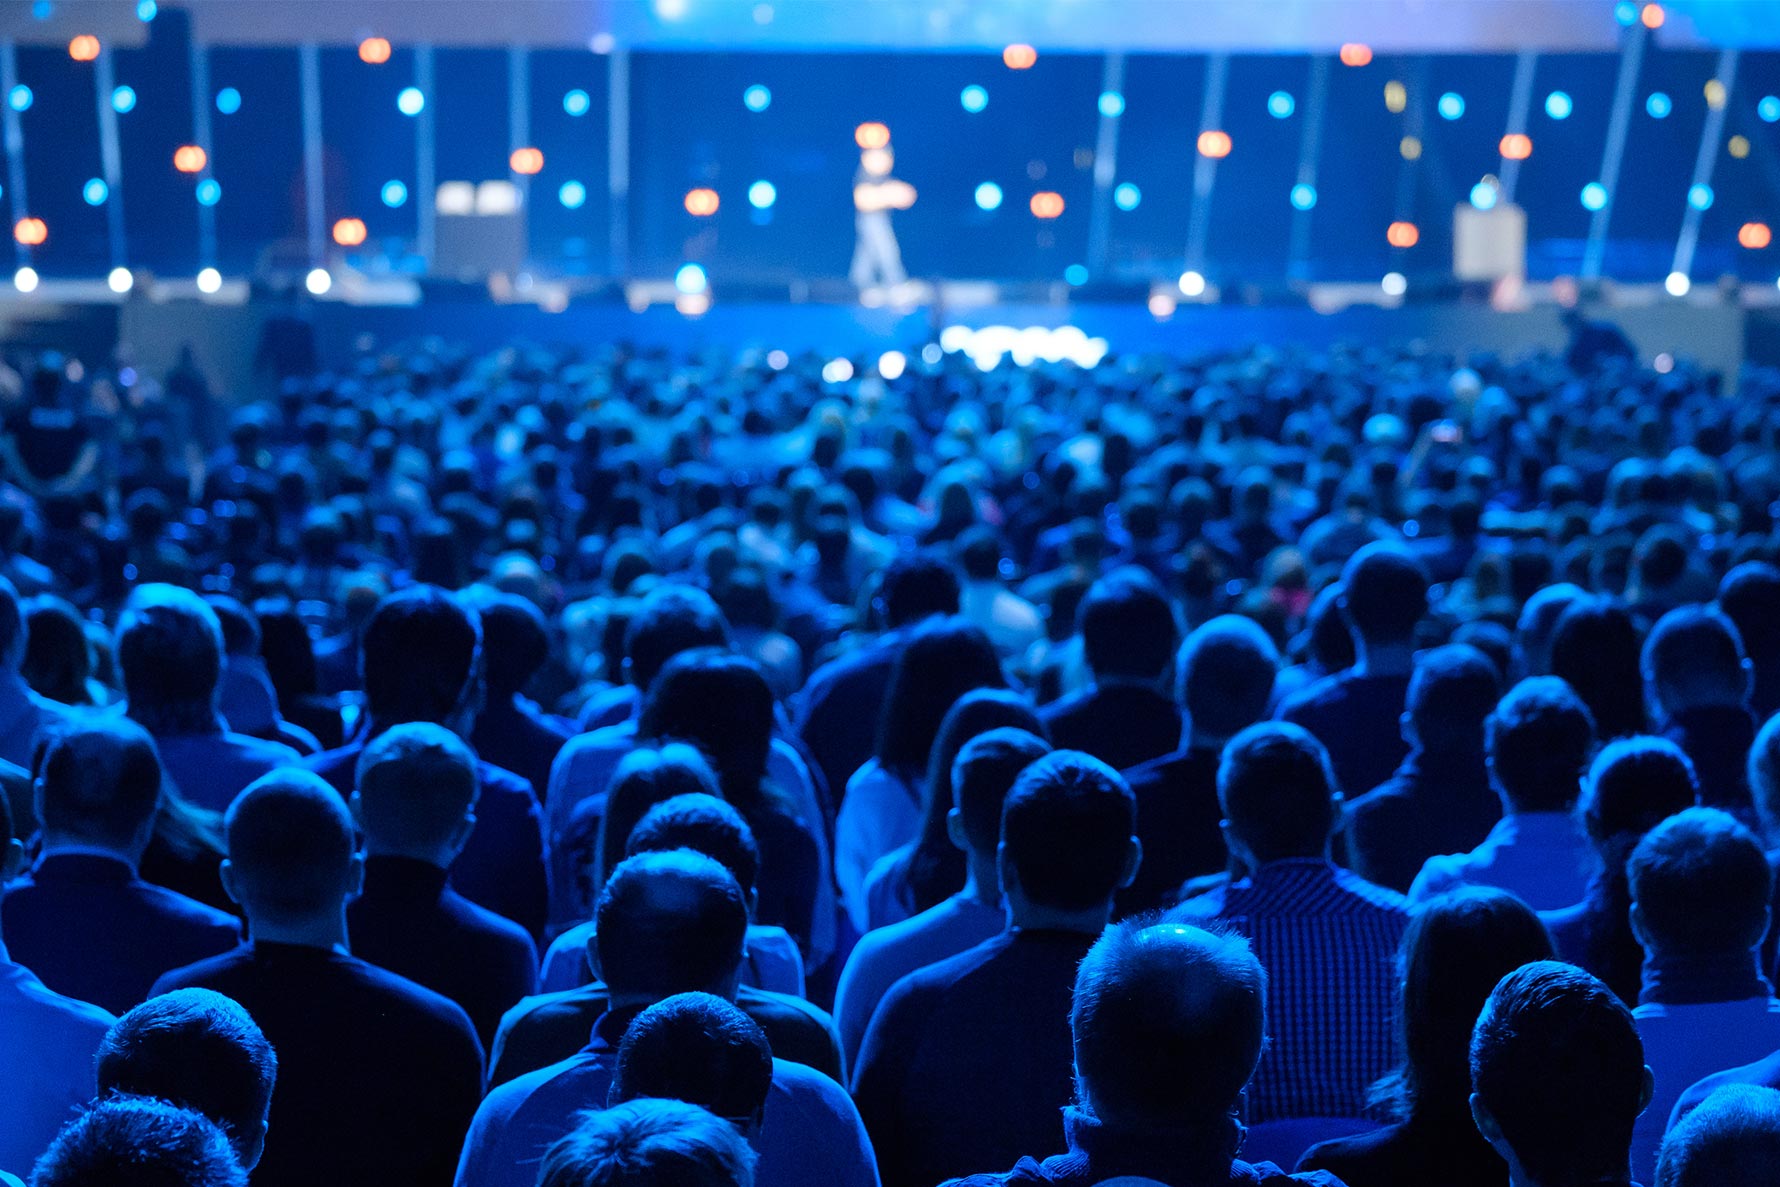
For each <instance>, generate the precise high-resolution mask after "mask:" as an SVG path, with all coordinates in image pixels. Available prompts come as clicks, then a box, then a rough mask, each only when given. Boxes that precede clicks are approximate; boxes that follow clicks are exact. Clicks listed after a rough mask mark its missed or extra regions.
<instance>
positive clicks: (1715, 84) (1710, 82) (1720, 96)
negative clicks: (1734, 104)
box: [1705, 78, 1728, 111]
mask: <svg viewBox="0 0 1780 1187" xmlns="http://www.w3.org/2000/svg"><path fill="white" fill-rule="evenodd" d="M1705 90H1706V106H1707V107H1710V108H1711V109H1712V110H1713V111H1717V110H1718V109H1719V108H1721V107H1723V106H1724V101H1725V99H1726V98H1727V97H1728V92H1727V91H1726V90H1725V89H1724V83H1723V82H1722V81H1720V80H1719V79H1716V78H1709V79H1707V80H1706V87H1705Z"/></svg>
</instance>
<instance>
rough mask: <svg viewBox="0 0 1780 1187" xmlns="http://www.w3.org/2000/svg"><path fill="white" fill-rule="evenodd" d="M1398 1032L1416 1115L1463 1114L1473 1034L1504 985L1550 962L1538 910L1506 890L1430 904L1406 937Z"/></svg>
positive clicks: (1406, 1089) (1407, 1093)
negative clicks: (1531, 966) (1518, 972)
mask: <svg viewBox="0 0 1780 1187" xmlns="http://www.w3.org/2000/svg"><path fill="white" fill-rule="evenodd" d="M1401 952H1402V957H1401V960H1402V978H1403V979H1402V986H1403V988H1402V995H1403V996H1402V1001H1401V1003H1400V1006H1399V1011H1398V1027H1399V1031H1400V1034H1401V1036H1402V1042H1403V1048H1404V1052H1405V1055H1406V1063H1405V1068H1404V1073H1403V1080H1402V1084H1401V1089H1402V1092H1403V1095H1404V1097H1405V1098H1406V1099H1405V1100H1404V1101H1403V1102H1402V1103H1404V1104H1406V1105H1408V1107H1409V1112H1410V1114H1411V1115H1414V1114H1418V1113H1423V1114H1425V1113H1447V1112H1448V1111H1449V1110H1455V1109H1462V1108H1463V1107H1464V1103H1465V1099H1466V1097H1468V1096H1469V1095H1470V1092H1471V1069H1470V1062H1469V1052H1470V1047H1471V1027H1472V1024H1473V1023H1475V1022H1476V1021H1477V1014H1478V1011H1480V1010H1481V1009H1482V1008H1483V1003H1484V1002H1485V1001H1486V1000H1487V999H1488V998H1489V995H1490V990H1492V989H1494V988H1495V987H1496V983H1497V982H1498V981H1500V980H1501V979H1502V978H1503V977H1505V976H1507V975H1508V974H1509V973H1511V972H1513V971H1514V970H1515V969H1517V968H1519V967H1520V966H1521V965H1523V964H1527V963H1529V962H1531V961H1535V960H1550V959H1551V957H1552V947H1551V937H1550V936H1549V935H1548V934H1547V933H1546V930H1545V925H1544V924H1543V923H1541V922H1540V921H1539V916H1538V915H1537V914H1536V913H1535V912H1534V911H1533V909H1532V908H1531V907H1529V906H1527V905H1526V904H1525V903H1523V902H1521V900H1520V899H1518V898H1516V897H1515V896H1514V895H1512V894H1509V893H1508V892H1507V891H1505V890H1497V889H1495V888H1493V887H1467V888H1465V889H1462V890H1459V891H1456V892H1454V893H1452V894H1447V895H1441V896H1439V897H1437V898H1434V899H1430V900H1429V901H1428V902H1426V903H1424V904H1422V905H1421V906H1420V907H1419V908H1418V909H1417V910H1416V912H1415V913H1414V915H1412V916H1411V918H1410V921H1409V927H1408V928H1407V929H1406V930H1405V931H1404V933H1403V943H1402V949H1401Z"/></svg>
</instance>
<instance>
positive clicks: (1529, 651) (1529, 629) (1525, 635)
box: [1514, 581, 1588, 676]
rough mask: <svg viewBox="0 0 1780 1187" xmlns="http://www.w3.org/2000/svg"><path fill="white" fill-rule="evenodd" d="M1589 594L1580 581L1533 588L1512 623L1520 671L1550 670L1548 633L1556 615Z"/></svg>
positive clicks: (1538, 672)
mask: <svg viewBox="0 0 1780 1187" xmlns="http://www.w3.org/2000/svg"><path fill="white" fill-rule="evenodd" d="M1587 596H1588V594H1587V592H1586V591H1585V590H1583V588H1582V587H1581V586H1580V585H1573V584H1571V583H1570V582H1568V581H1565V582H1560V583H1559V584H1557V585H1547V586H1544V587H1542V588H1540V589H1538V590H1535V591H1534V592H1533V595H1532V596H1531V597H1529V598H1528V599H1527V600H1526V604H1525V605H1523V606H1522V607H1521V608H1520V618H1519V620H1518V621H1517V622H1516V623H1515V626H1514V645H1515V649H1516V650H1517V651H1518V652H1519V653H1520V664H1521V671H1522V674H1523V675H1527V676H1545V675H1549V674H1550V672H1551V635H1552V632H1553V631H1555V630H1556V629H1557V624H1558V619H1560V618H1562V617H1563V615H1564V611H1565V610H1567V609H1569V608H1570V605H1571V604H1572V603H1573V602H1578V601H1581V600H1582V599H1583V598H1585V597H1587Z"/></svg>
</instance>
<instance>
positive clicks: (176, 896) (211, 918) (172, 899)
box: [131, 878, 241, 935]
mask: <svg viewBox="0 0 1780 1187" xmlns="http://www.w3.org/2000/svg"><path fill="white" fill-rule="evenodd" d="M131 885H132V888H133V889H134V891H135V895H136V898H137V900H138V901H140V902H142V903H144V904H146V905H147V906H149V907H150V908H151V909H153V910H154V911H155V912H156V913H158V914H161V915H164V916H166V917H167V918H169V919H172V920H176V921H177V922H178V923H179V924H180V925H181V926H184V927H190V928H194V929H202V930H215V931H226V932H228V933H229V934H231V935H239V934H240V932H241V921H240V920H238V919H236V918H235V917H234V916H233V915H230V914H229V913H228V912H226V911H219V910H217V909H216V908H215V907H212V906H210V905H208V904H206V903H201V902H199V901H198V900H197V899H195V898H188V897H186V896H185V895H183V894H180V893H179V892H178V891H177V890H169V889H167V888H166V887H165V886H157V885H155V884H154V883H153V882H144V881H142V880H141V879H140V878H139V879H137V880H136V881H135V882H134V883H132V884H131Z"/></svg>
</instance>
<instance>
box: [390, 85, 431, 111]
mask: <svg viewBox="0 0 1780 1187" xmlns="http://www.w3.org/2000/svg"><path fill="white" fill-rule="evenodd" d="M396 110H397V111H399V112H401V113H402V114H403V115H419V114H420V113H421V112H422V111H424V110H426V92H424V91H422V90H421V89H420V88H419V87H403V88H402V89H401V91H399V92H398V93H397V94H396Z"/></svg>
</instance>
